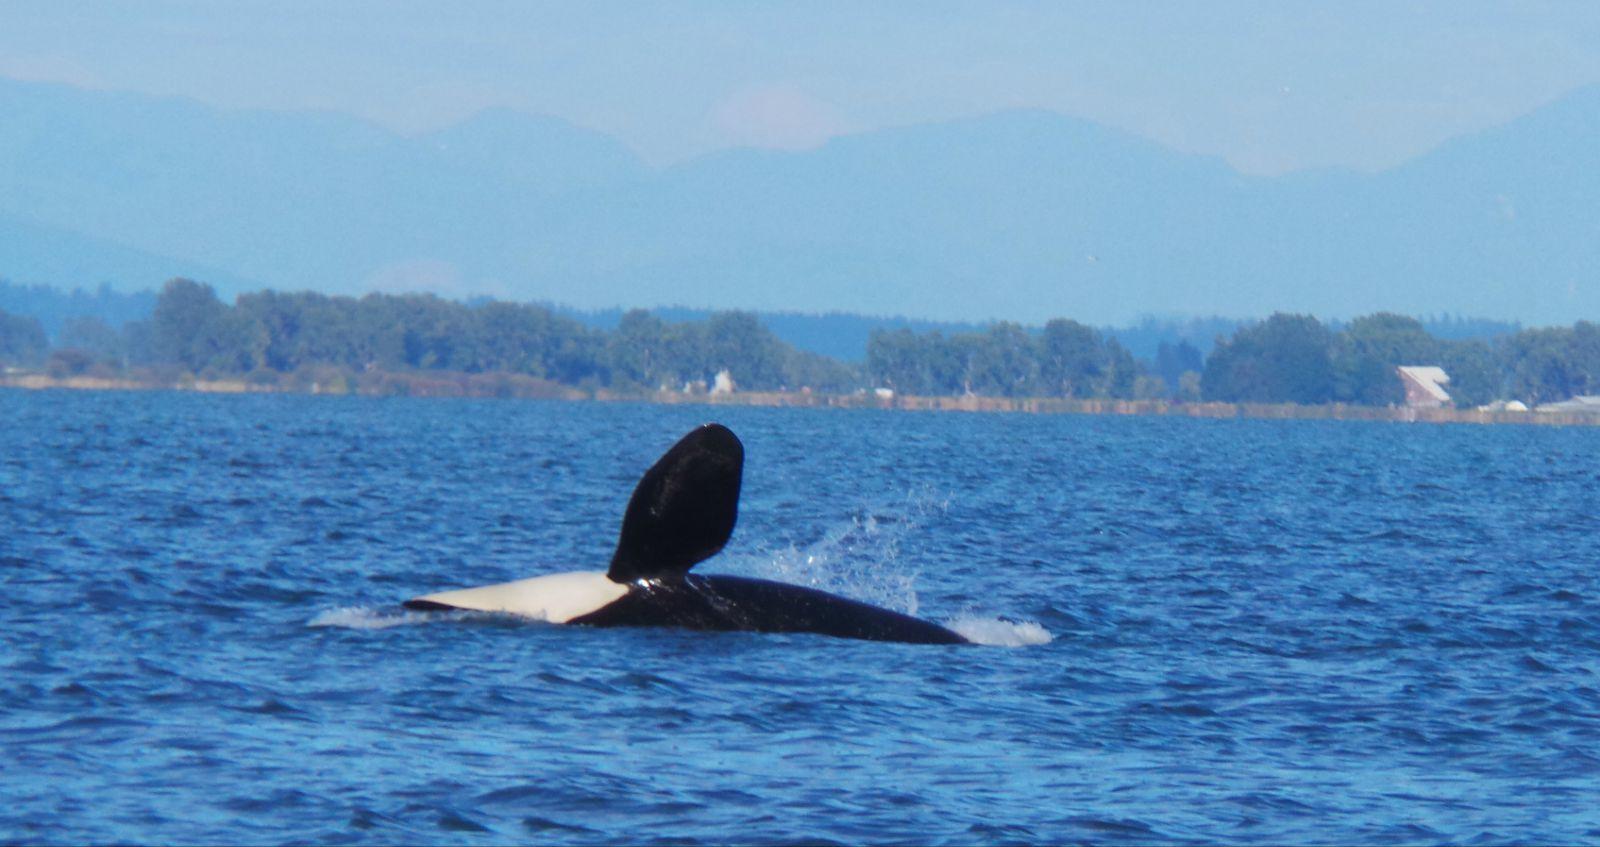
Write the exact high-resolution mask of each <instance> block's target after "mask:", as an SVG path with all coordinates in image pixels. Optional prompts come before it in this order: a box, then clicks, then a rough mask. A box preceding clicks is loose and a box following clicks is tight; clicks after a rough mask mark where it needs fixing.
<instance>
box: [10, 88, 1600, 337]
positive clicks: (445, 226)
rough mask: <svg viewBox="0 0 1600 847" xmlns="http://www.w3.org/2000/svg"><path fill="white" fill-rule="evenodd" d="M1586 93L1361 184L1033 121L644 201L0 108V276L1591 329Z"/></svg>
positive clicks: (613, 167) (619, 149)
mask: <svg viewBox="0 0 1600 847" xmlns="http://www.w3.org/2000/svg"><path fill="white" fill-rule="evenodd" d="M1597 139H1600V89H1588V90H1584V91H1581V92H1579V93H1577V94H1574V95H1572V96H1569V97H1567V98H1565V99H1563V100H1561V101H1558V102H1556V103H1554V104H1551V105H1550V106H1547V107H1546V108H1544V109H1541V110H1540V111H1538V112H1535V113H1533V114H1531V115H1528V116H1526V117H1524V118H1522V119H1520V120H1518V121H1515V122H1513V123H1511V124H1508V125H1506V126H1503V127H1500V128H1498V129H1495V130H1492V131H1489V132H1485V133H1482V134H1479V135H1476V136H1471V137H1465V138H1459V139H1456V140H1455V141H1452V142H1450V143H1448V144H1446V145H1444V146H1443V147H1441V148H1439V149H1437V150H1435V151H1434V152H1432V153H1430V154H1428V155H1426V156H1423V157H1421V158H1419V159H1416V160H1414V161H1412V162H1410V163H1408V164H1407V165H1405V166H1402V167H1400V168H1396V169H1393V170H1390V171H1385V172H1382V173H1377V174H1359V173H1352V172H1343V171H1325V172H1315V173H1301V174H1293V175H1289V176H1285V177H1279V178H1260V177H1247V176H1243V175H1240V174H1239V173H1237V172H1235V171H1233V170H1232V169H1230V168H1229V167H1227V166H1226V165H1225V164H1224V163H1222V162H1221V161H1219V160H1214V159H1209V158H1204V157H1196V156H1190V155H1185V154H1180V153H1176V152H1173V151H1171V150H1168V149H1165V148H1162V147H1160V146H1158V145H1156V144H1153V143H1151V142H1147V141H1143V140H1140V139H1138V138H1135V137H1132V136H1130V135H1127V134H1125V133H1121V132H1118V131H1114V130H1110V129H1106V128H1103V127H1099V126H1096V125H1094V124H1090V123H1087V122H1084V121H1080V120H1076V119H1072V118H1067V117H1063V116H1060V115H1056V114H1049V113H1042V112H1009V113H1001V114H996V115H991V116H988V117H983V118H977V119H972V120H965V121H957V122H952V123H944V124H937V125H920V126H911V127H904V128H900V129H894V130H886V131H879V132H872V133H866V134H862V135H857V136H851V137H846V138H841V139H837V140H835V141H833V142H831V143H829V144H827V145H825V146H823V147H821V148H819V149H817V150H813V151H808V152H799V153H780V152H766V151H750V150H747V151H736V152H729V153H722V154H717V155H713V156H708V157H706V158H703V159H699V160H696V161H693V162H689V163H687V164H684V165H680V166H676V167H671V168H667V169H660V170H658V169H651V168H648V167H646V166H644V165H643V164H642V163H640V162H639V161H638V160H637V159H636V158H635V157H634V156H633V155H632V154H630V153H629V152H628V151H627V150H626V149H625V148H624V147H623V146H622V145H620V144H619V143H617V142H616V141H615V140H614V139H611V138H609V137H607V136H604V135H601V134H598V133H594V132H590V131H587V130H583V129H580V128H577V127H573V126H571V125H569V124H565V123H563V122H561V121H557V120H554V119H547V118H533V117H527V116H522V115H518V114H515V113H511V112H505V111H491V112H486V113H483V114H480V115H478V116H476V117H475V118H473V119H471V120H469V121H467V122H465V123H464V124H461V125H459V126H456V127H452V128H450V129H448V130H445V131H442V132H439V133H434V134H431V135H425V136H419V137H403V136H399V135H396V134H394V133H390V132H388V131H385V130H382V129H379V128H377V127H374V126H372V125H369V124H366V123H363V122H360V121H358V120H355V119H352V118H346V117H342V116H338V115H333V114H325V113H276V112H259V111H229V110H221V109H214V108H210V107H207V106H203V105H200V104H197V103H194V102H190V101H184V100H175V99H162V98H152V97H146V96H142V95H133V94H121V93H107V92H96V91H85V90H81V89H74V88H70V87H65V86H55V85H45V84H34V83H20V82H12V81H3V80H0V276H4V277H7V278H9V279H12V280H13V281H16V282H22V283H35V282H43V283H50V284H54V285H57V286H61V287H67V288H70V287H74V286H80V285H81V286H94V285H95V284H97V283H99V282H101V281H105V280H110V281H112V282H114V283H115V284H116V285H118V286H119V287H121V288H124V289H128V290H133V289H145V288H154V287H157V286H158V285H159V284H160V282H161V281H162V280H164V279H165V278H167V277H170V276H175V275H188V276H192V277H196V278H200V279H203V280H205V281H208V282H211V283H213V284H214V285H216V287H217V288H218V289H219V291H221V292H223V293H225V294H229V293H235V292H237V291H240V290H249V289H252V288H259V287H272V288H280V289H305V288H311V289H317V290H323V291H328V292H334V293H359V292H362V291H366V290H370V289H373V288H380V289H383V290H408V289H414V288H425V289H428V290H436V291H440V292H441V293H445V294H450V295H454V296H470V295H473V294H480V293H483V294H491V295H494V296H498V297H502V298H513V299H526V300H543V301H552V302H559V303H565V304H571V305H572V306H574V307H577V308H580V309H591V310H592V309H607V308H612V307H630V306H661V305H667V304H687V305H688V306H690V307H695V308H699V307H705V308H745V309H755V310H761V311H764V312H854V313H862V314H885V315H888V314H904V315H912V316H915V317H916V318H919V319H930V320H943V321H955V322H966V323H974V324H975V323H981V322H984V321H987V320H990V319H994V318H1005V319H1014V320H1021V321H1023V322H1025V323H1030V324H1037V323H1041V322H1043V321H1044V320H1046V319H1047V318H1049V317H1052V316H1064V317H1072V318H1076V319H1079V320H1083V321H1085V322H1090V323H1097V324H1110V323H1117V324H1122V323H1127V322H1129V321H1131V320H1133V319H1134V318H1135V317H1136V316H1139V315H1142V314H1147V313H1159V314H1177V315H1185V314H1187V315H1211V314H1221V315H1233V316H1239V317H1256V316H1262V315H1265V314H1267V313H1269V312H1272V311H1275V310H1295V311H1306V312H1312V313H1315V314H1318V315H1320V316H1322V317H1324V318H1340V317H1350V316H1353V315H1356V314H1361V313H1366V312H1372V311H1377V310H1380V309H1387V310H1393V311H1399V312H1404V313H1410V314H1436V313H1451V312H1453V313H1467V314H1477V315H1486V316H1491V317H1495V318H1503V319H1509V320H1520V321H1525V322H1530V323H1570V322H1571V321H1572V320H1574V319H1576V318H1582V317H1594V316H1595V315H1596V314H1597V313H1600V143H1597Z"/></svg>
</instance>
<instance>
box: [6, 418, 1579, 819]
mask: <svg viewBox="0 0 1600 847" xmlns="http://www.w3.org/2000/svg"><path fill="white" fill-rule="evenodd" d="M713 418H715V419H720V420H722V421H724V422H725V423H727V424H729V425H730V426H732V427H733V428H734V430H735V431H736V432H738V433H739V434H740V436H741V437H742V438H743V439H744V442H745V445H746V450H747V463H746V470H745V499H744V502H743V508H742V512H741V516H740V523H739V528H738V531H737V532H736V533H735V535H734V540H733V542H732V543H731V544H730V545H729V546H728V548H727V550H725V551H724V553H723V554H722V555H721V556H719V557H717V558H716V559H713V560H711V561H709V562H707V563H705V564H703V565H701V567H700V569H701V570H702V571H704V572H727V573H742V574H747V575H755V576H764V577H772V578H780V579H786V580H790V581H795V582H805V583H808V584H812V585H818V586H821V587H824V588H828V589H831V590H835V591H838V592H841V593H845V594H848V595H851V596H855V597H860V598H863V599H868V600H871V601H874V602H878V603H881V604H884V605H889V606H893V607H895V608H899V609H902V610H911V611H915V612H916V613H917V614H919V615H922V616H924V617H928V618H931V619H935V620H940V621H945V622H949V623H951V624H952V625H954V626H956V627H957V628H959V629H961V630H962V631H963V632H967V633H969V634H971V635H972V636H973V637H975V638H977V639H978V640H981V641H985V642H987V643H988V644H989V645H990V646H977V647H954V648H952V647H928V646H913V645H901V644H880V643H870V642H857V641H846V640H837V639H830V638H825V637H820V636H812V635H759V634H750V633H704V632H688V631H677V630H663V629H654V630H652V629H633V630H629V629H617V630H595V629H582V628H563V627H558V626H552V625H548V624H541V623H534V622H526V621H517V620H511V619H503V618H493V617H470V616H460V615H457V616H451V615H425V614H418V613H404V612H401V611H399V610H398V609H397V607H396V606H395V604H396V603H397V602H398V601H400V600H403V599H405V598H407V597H411V596H414V595H417V594H420V593H426V592H430V591H435V590H440V589H444V588H452V587H462V586H470V585H479V584H484V583H490V582H498V581H504V580H509V579H515V578H520V577H525V576H532V575H537V574H540V573H547V572H553V571H561V570H574V569H597V568H603V567H604V564H605V562H606V561H607V559H608V556H609V553H610V548H611V545H612V542H613V541H614V539H615V535H616V529H617V525H618V521H619V517H620V515H621V513H622V510H623V506H624V504H625V503H626V501H627V497H628V495H629V493H630V491H631V488H632V486H633V483H634V481H635V480H636V479H637V478H638V475H639V474H640V473H641V472H642V471H643V470H644V469H645V468H646V467H648V466H649V465H650V463H651V462H652V461H654V459H655V458H656V456H657V455H658V454H659V453H660V452H661V451H662V450H664V449H665V448H666V447H667V446H669V445H670V444H671V443H672V442H673V441H674V440H676V439H677V438H678V436H680V435H682V434H683V433H684V432H685V431H687V430H688V429H689V428H690V427H692V426H694V425H695V424H698V423H701V422H703V421H705V420H708V419H713ZM0 424H3V425H0V588H3V591H0V609H3V617H0V623H3V626H0V668H3V670H4V675H3V678H0V744H3V747H4V749H3V756H0V841H6V842H39V843H62V842H81V841H96V842H105V841H118V842H123V841H135V842H218V841H221V842H250V843H279V842H291V841H292V842H304V841H316V842H330V843H347V842H362V843H368V842H370V843H392V842H441V843H463V844H480V843H484V844H486V843H502V842H507V841H536V842H551V843H601V842H615V841H627V842H666V843H696V842H729V841H733V842H752V843H761V842H795V841H808V842H809V841H821V842H827V841H835V842H849V843H854V842H931V843H941V842H943V843H950V842H956V843H970V842H1057V841H1091V842H1111V843H1116V842H1137V843H1148V842H1172V841H1202V842H1212V841H1230V842H1319V843H1325V842H1351V843H1386V842H1408V843H1414V842H1444V841H1449V842H1507V841H1517V842H1530V841H1532V842H1572V841H1589V842H1594V841H1597V840H1600V675H1597V671H1600V584H1597V580H1596V572H1597V568H1600V533H1597V529H1600V522H1597V520H1596V518H1595V515H1596V513H1597V511H1600V461H1597V459H1596V455H1597V451H1596V446H1597V445H1600V440H1597V439H1600V430H1593V429H1553V428H1532V427H1509V426H1508V427H1494V428H1487V427H1484V428H1480V427H1469V426H1421V425H1419V426H1407V425H1403V424H1362V423H1336V422H1327V423H1318V422H1265V421H1226V422H1223V421H1200V420H1163V419H1156V418H1143V419H1140V418H1096V417H1035V416H1022V415H963V414H917V413H886V412H871V411H836V410H832V411H830V410H771V409H744V408H711V407H655V406H640V405H607V404H582V403H569V404H554V403H552V404H546V403H532V402H513V401H447V400H405V399H345V398H320V397H208V396H196V395H184V394H160V393H148V394H113V393H99V394H95V393H49V392H39V393H34V392H23V391H0Z"/></svg>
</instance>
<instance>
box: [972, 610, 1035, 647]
mask: <svg viewBox="0 0 1600 847" xmlns="http://www.w3.org/2000/svg"><path fill="white" fill-rule="evenodd" d="M945 626H948V627H949V628H951V629H953V630H955V631H956V633H957V634H959V635H960V636H961V637H962V638H965V639H967V640H968V641H971V642H972V643H974V644H983V645H987V646H989V647H1031V646H1033V645H1036V644H1049V643H1050V642H1051V641H1052V640H1054V638H1055V636H1053V635H1051V634H1050V630H1048V629H1045V628H1044V627H1042V626H1040V625H1039V624H1037V623H1034V622H1033V621H1014V620H1010V619H1007V618H984V617H978V616H976V615H962V616H961V617H958V618H955V619H954V620H950V621H947V622H946V623H945Z"/></svg>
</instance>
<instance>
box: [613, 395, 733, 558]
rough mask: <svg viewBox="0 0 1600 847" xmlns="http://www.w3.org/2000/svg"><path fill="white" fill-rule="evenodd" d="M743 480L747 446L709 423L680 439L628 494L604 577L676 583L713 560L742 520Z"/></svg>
mask: <svg viewBox="0 0 1600 847" xmlns="http://www.w3.org/2000/svg"><path fill="white" fill-rule="evenodd" d="M743 473H744V445H743V444H740V443H739V438H738V436H735V435H734V434H733V431H732V430H730V429H728V428H727V427H725V426H723V425H722V424H715V423H709V424H706V425H704V426H702V427H699V428H698V429H695V430H694V431H692V432H690V433H689V434H688V435H685V436H684V437H683V438H682V439H680V440H679V441H678V443H677V444H674V445H672V449H671V450H668V451H667V452H666V453H665V454H664V455H662V457H661V458H660V459H657V460H656V463H655V464H654V465H651V466H650V470H648V471H645V473H644V477H643V478H641V479H640V480H639V485H638V486H637V487H635V488H634V489H633V497H632V498H631V499H629V500H628V512H627V514H626V515H624V516H623V518H622V537H621V538H619V539H618V540H617V552H616V553H614V554H612V556H611V569H610V570H609V571H608V572H607V573H606V576H609V577H610V578H611V579H612V580H613V581H616V582H633V581H634V580H636V579H652V578H658V577H681V576H683V575H684V574H686V573H688V572H689V569H690V568H692V567H694V566H695V565H696V564H699V563H700V562H703V561H705V560H706V559H709V558H711V557H712V556H713V555H716V552H717V551H718V550H721V549H722V545H724V544H727V543H728V537H729V536H731V535H733V524H734V522H735V521H737V520H738V519H739V482H740V477H741V476H742V475H743Z"/></svg>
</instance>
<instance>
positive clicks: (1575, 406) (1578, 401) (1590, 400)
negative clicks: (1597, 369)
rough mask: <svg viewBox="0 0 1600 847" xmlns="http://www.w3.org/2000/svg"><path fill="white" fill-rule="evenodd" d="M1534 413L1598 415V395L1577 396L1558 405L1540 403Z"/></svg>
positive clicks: (1599, 395)
mask: <svg viewBox="0 0 1600 847" xmlns="http://www.w3.org/2000/svg"><path fill="white" fill-rule="evenodd" d="M1534 411H1535V412H1555V413H1562V414H1580V415H1600V394H1579V395H1578V396H1576V397H1573V398H1571V399H1570V400H1562V401H1561V402H1559V403H1540V404H1539V406H1538V407H1537V408H1535V409H1534Z"/></svg>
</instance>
